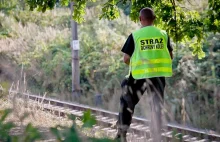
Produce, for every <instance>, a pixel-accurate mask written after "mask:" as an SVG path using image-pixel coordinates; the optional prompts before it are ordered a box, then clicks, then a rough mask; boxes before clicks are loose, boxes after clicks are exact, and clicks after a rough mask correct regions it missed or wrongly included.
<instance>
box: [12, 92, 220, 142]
mask: <svg viewBox="0 0 220 142" xmlns="http://www.w3.org/2000/svg"><path fill="white" fill-rule="evenodd" d="M10 93H15V94H17V93H19V92H17V91H10ZM19 94H22V95H20V96H19V95H16V96H19V97H22V96H24V97H26V98H28V99H30V100H32V101H35V102H36V101H38V102H42V105H43V108H44V109H46V110H49V111H51V110H53V111H54V112H55V113H56V114H59V115H66V114H68V113H70V114H73V115H75V116H79V117H82V115H83V112H84V111H86V110H88V109H89V110H91V112H92V114H93V115H95V116H96V119H97V122H98V125H100V126H105V127H111V126H112V125H114V123H115V122H116V120H117V117H118V113H116V112H111V111H107V110H104V109H100V108H94V107H91V106H88V105H82V104H77V103H72V102H65V101H60V100H57V99H53V98H48V97H42V96H37V95H33V94H28V93H19ZM149 124H150V121H149V120H147V119H144V118H139V117H133V119H132V124H131V127H130V133H134V134H138V135H139V136H140V135H141V136H143V138H149V134H150V129H149ZM167 128H168V129H167V130H166V131H164V132H163V133H162V136H163V137H164V138H165V139H166V140H167V141H169V140H170V139H172V137H173V136H172V135H173V132H174V131H175V132H176V133H179V134H180V133H181V135H182V136H183V137H182V138H183V141H186V142H191V141H192V142H194V141H196V142H210V141H212V142H220V135H219V134H217V133H215V132H210V131H209V130H202V129H196V128H191V127H185V126H181V125H178V124H172V123H168V124H167ZM106 130H108V128H106ZM109 131H112V132H115V131H114V130H112V129H110V128H109Z"/></svg>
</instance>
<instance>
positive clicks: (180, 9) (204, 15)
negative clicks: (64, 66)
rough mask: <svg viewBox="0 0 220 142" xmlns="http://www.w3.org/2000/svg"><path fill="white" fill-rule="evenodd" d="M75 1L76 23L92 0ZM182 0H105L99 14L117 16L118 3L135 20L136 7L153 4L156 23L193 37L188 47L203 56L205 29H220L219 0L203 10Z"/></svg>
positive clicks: (50, 4) (47, 0)
mask: <svg viewBox="0 0 220 142" xmlns="http://www.w3.org/2000/svg"><path fill="white" fill-rule="evenodd" d="M70 1H71V0H60V3H61V4H63V5H66V6H67V5H68V4H69V2H70ZM72 1H73V2H74V7H75V8H74V13H73V19H74V20H75V21H77V22H79V23H81V22H82V21H84V18H83V16H84V15H85V8H86V4H87V3H88V2H90V1H95V0H72ZM27 2H28V5H29V6H30V10H33V9H35V8H37V9H38V10H39V11H42V12H44V11H46V9H53V8H54V6H55V4H56V2H57V1H56V0H37V1H36V0H27ZM184 3H186V1H185V0H108V1H106V2H105V3H104V5H103V6H102V12H101V15H100V18H105V19H108V20H113V19H116V18H118V17H119V16H120V12H119V6H122V5H126V6H128V7H129V9H130V12H129V15H130V18H131V19H132V20H133V21H135V22H137V21H138V17H139V11H140V10H141V9H142V8H144V7H153V9H154V10H155V12H156V15H157V21H156V23H157V25H159V26H160V27H162V28H163V29H164V30H166V31H167V32H168V34H169V35H170V36H171V37H172V38H173V39H174V41H175V42H183V41H188V40H192V39H193V42H192V44H191V45H190V47H192V48H193V55H198V57H199V58H203V57H205V53H204V52H203V51H202V42H203V40H204V38H205V34H204V31H209V32H214V33H215V32H218V31H220V1H219V0H209V1H208V5H207V7H205V10H204V11H198V10H194V9H187V7H184V6H182V5H183V4H184Z"/></svg>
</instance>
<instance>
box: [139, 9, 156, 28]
mask: <svg viewBox="0 0 220 142" xmlns="http://www.w3.org/2000/svg"><path fill="white" fill-rule="evenodd" d="M155 18H156V16H155V14H154V11H153V10H152V9H151V8H148V7H146V8H143V9H141V11H140V22H141V25H142V26H149V25H152V24H153V22H154V20H155Z"/></svg>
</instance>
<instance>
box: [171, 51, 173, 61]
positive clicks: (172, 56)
mask: <svg viewBox="0 0 220 142" xmlns="http://www.w3.org/2000/svg"><path fill="white" fill-rule="evenodd" d="M170 57H171V59H172V60H173V51H170Z"/></svg>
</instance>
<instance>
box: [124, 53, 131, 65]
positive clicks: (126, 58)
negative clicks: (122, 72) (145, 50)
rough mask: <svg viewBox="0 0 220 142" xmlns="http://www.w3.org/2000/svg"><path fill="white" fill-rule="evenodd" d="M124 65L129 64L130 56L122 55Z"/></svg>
mask: <svg viewBox="0 0 220 142" xmlns="http://www.w3.org/2000/svg"><path fill="white" fill-rule="evenodd" d="M124 63H125V64H127V65H129V64H130V56H129V55H128V54H126V53H125V54H124Z"/></svg>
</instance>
